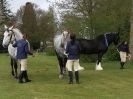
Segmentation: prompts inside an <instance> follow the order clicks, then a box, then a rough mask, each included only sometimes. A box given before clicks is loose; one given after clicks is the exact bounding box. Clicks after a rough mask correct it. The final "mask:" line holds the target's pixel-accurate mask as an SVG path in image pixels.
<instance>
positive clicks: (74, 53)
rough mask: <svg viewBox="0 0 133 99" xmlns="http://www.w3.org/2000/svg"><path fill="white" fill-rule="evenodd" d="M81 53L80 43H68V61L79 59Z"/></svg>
mask: <svg viewBox="0 0 133 99" xmlns="http://www.w3.org/2000/svg"><path fill="white" fill-rule="evenodd" d="M79 52H80V45H79V43H78V42H76V41H75V42H74V44H71V42H68V43H67V46H66V53H67V54H68V59H70V60H73V59H79Z"/></svg>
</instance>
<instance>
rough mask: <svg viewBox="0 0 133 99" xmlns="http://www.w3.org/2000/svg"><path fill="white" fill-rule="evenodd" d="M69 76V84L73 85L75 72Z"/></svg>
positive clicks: (69, 72) (70, 72) (69, 73)
mask: <svg viewBox="0 0 133 99" xmlns="http://www.w3.org/2000/svg"><path fill="white" fill-rule="evenodd" d="M68 76H69V84H73V72H72V71H68Z"/></svg>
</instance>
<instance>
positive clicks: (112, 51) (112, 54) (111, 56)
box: [105, 46, 120, 61]
mask: <svg viewBox="0 0 133 99" xmlns="http://www.w3.org/2000/svg"><path fill="white" fill-rule="evenodd" d="M105 58H107V60H109V61H115V60H120V57H119V52H118V51H117V49H116V47H115V46H111V47H110V48H109V49H108V51H107V53H106V54H105Z"/></svg>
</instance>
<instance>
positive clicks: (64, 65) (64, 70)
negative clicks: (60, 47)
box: [63, 57, 67, 74]
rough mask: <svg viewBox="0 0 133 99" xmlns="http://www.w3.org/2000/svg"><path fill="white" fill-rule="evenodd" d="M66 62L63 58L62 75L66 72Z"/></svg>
mask: <svg viewBox="0 0 133 99" xmlns="http://www.w3.org/2000/svg"><path fill="white" fill-rule="evenodd" d="M66 62H67V57H66V58H64V60H63V74H64V73H65V72H66Z"/></svg>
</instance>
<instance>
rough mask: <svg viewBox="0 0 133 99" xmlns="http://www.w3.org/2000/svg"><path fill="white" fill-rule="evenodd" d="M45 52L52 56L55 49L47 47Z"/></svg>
mask: <svg viewBox="0 0 133 99" xmlns="http://www.w3.org/2000/svg"><path fill="white" fill-rule="evenodd" d="M45 52H46V55H49V56H54V55H55V50H54V48H53V47H47V48H46V49H45Z"/></svg>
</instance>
